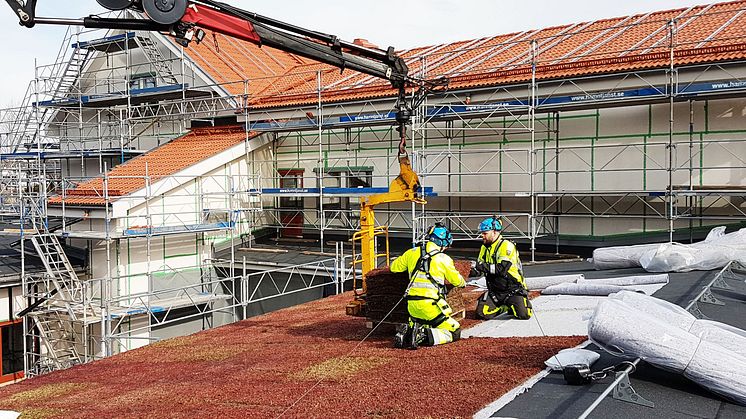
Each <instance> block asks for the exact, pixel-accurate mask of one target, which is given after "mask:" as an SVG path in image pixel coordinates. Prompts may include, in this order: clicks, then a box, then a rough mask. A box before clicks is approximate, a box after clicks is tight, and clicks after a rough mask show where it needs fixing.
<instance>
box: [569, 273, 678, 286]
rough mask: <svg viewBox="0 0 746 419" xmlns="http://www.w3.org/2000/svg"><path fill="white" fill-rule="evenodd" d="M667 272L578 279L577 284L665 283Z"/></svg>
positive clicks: (624, 284)
mask: <svg viewBox="0 0 746 419" xmlns="http://www.w3.org/2000/svg"><path fill="white" fill-rule="evenodd" d="M667 283H668V274H658V275H632V276H621V277H617V278H602V279H585V278H583V279H580V280H578V284H605V285H619V286H629V285H651V284H667Z"/></svg>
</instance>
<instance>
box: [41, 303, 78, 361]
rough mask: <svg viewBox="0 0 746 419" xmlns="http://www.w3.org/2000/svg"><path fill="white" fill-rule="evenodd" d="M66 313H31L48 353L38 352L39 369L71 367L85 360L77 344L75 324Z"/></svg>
mask: <svg viewBox="0 0 746 419" xmlns="http://www.w3.org/2000/svg"><path fill="white" fill-rule="evenodd" d="M66 315H67V313H60V312H57V311H54V310H47V311H44V312H36V313H30V314H29V316H30V317H31V318H32V319H33V322H34V325H35V326H36V330H37V331H38V334H39V338H41V341H42V343H43V345H44V348H45V349H46V354H41V353H40V354H38V355H39V356H40V359H39V364H38V367H40V368H38V369H40V370H41V371H42V372H47V371H52V370H59V369H65V368H70V367H72V366H73V365H77V364H80V363H82V361H83V360H82V358H81V356H80V353H79V352H78V349H77V346H76V342H78V339H77V335H76V332H75V329H74V324H73V323H72V322H70V321H69V319H67V318H65V316H66Z"/></svg>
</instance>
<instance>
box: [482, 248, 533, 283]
mask: <svg viewBox="0 0 746 419" xmlns="http://www.w3.org/2000/svg"><path fill="white" fill-rule="evenodd" d="M479 260H480V261H481V262H483V263H485V264H486V265H490V264H494V265H499V264H500V263H501V262H502V261H504V260H507V261H509V262H510V268H509V269H508V272H507V275H505V277H501V278H494V279H495V280H496V282H497V284H498V285H499V288H500V289H499V291H507V290H511V289H515V288H518V287H520V288H524V289H525V288H526V281H525V279H524V278H523V266H522V265H521V259H520V257H519V256H518V249H516V247H515V244H513V242H511V241H510V240H506V239H504V238H503V237H502V236H500V237H498V239H497V240H495V242H494V243H492V244H491V245H490V246H485V245H482V248H481V249H480V250H479ZM490 275H492V274H489V273H488V274H487V276H490ZM493 276H494V275H493ZM488 279H492V278H488Z"/></svg>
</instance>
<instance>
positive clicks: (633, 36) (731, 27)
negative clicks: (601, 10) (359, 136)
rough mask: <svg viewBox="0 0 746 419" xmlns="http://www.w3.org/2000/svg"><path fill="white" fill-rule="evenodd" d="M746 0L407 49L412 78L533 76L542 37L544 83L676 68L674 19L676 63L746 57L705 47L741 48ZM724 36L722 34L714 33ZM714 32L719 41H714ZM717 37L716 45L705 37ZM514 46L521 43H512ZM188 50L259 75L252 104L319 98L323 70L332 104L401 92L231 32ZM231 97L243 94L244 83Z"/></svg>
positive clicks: (238, 75) (227, 68)
mask: <svg viewBox="0 0 746 419" xmlns="http://www.w3.org/2000/svg"><path fill="white" fill-rule="evenodd" d="M745 9H746V1H743V0H742V1H733V2H728V3H718V4H714V5H712V4H711V5H706V6H696V7H690V8H681V9H675V10H664V11H659V12H654V13H648V14H645V15H642V14H639V15H633V16H626V17H620V18H611V19H601V20H598V21H594V22H581V23H576V24H571V25H562V26H555V27H550V28H545V29H542V30H539V31H530V32H525V33H512V34H506V35H500V36H495V37H490V38H481V39H475V40H466V41H459V42H454V43H451V44H447V45H440V46H429V47H421V48H414V49H411V50H408V51H404V52H402V53H401V54H402V56H403V57H404V58H405V59H406V60H407V61H408V64H409V66H410V74H419V73H420V71H421V66H422V65H423V64H424V65H427V69H428V74H429V77H432V78H436V77H440V76H442V75H448V76H449V78H450V80H451V87H452V88H454V87H459V88H467V87H470V86H491V85H499V84H505V83H515V82H520V81H527V80H529V78H530V64H531V63H530V61H531V60H530V57H531V55H530V40H532V39H533V40H537V42H538V46H539V51H540V56H539V67H538V69H537V71H538V74H537V76H538V78H539V79H550V78H560V77H569V76H574V75H580V74H602V73H608V72H611V71H629V70H636V69H646V68H656V67H663V66H667V65H668V64H669V62H667V61H666V60H665V59H663V57H661V54H663V53H668V51H669V49H668V48H669V39H668V36H669V30H668V23H669V22H670V21H671V20H672V19H676V21H677V27H678V28H679V29H678V32H677V34H676V42H677V48H676V51H677V52H676V55H675V57H676V60H677V62H678V63H679V64H688V63H694V62H716V61H722V60H730V59H741V58H746V55H745V54H744V51H743V50H742V49H741V48H736V49H734V50H730V51H728V52H724V51H718V50H709V52H700V53H697V54H694V55H692V54H691V51H690V50H697V49H698V48H702V47H715V46H728V47H733V46H736V45H738V44H743V43H745V42H746V39H744V38H746V25H745V24H744V23H746V13H744V10H745ZM713 35H714V36H713ZM709 36H713V39H709V40H708V37H709ZM705 40H707V42H704V43H703V44H701V45H700V43H702V41H705ZM511 42H512V43H511ZM187 53H188V54H190V55H192V57H193V58H194V59H195V60H196V61H197V62H198V63H199V64H200V65H202V66H203V68H205V70H206V71H207V72H208V73H209V74H210V75H211V76H212V77H213V78H214V79H215V80H216V81H218V82H228V81H231V80H244V79H246V78H248V79H250V83H249V93H250V95H252V97H253V102H252V106H254V107H257V108H263V107H279V106H297V105H303V104H312V103H315V102H316V101H317V100H318V96H317V91H316V73H317V72H321V75H322V86H324V94H323V100H324V101H328V102H339V101H348V100H358V99H368V98H376V97H386V96H392V95H394V94H395V93H396V92H395V91H394V90H393V89H391V88H390V86H389V84H388V83H387V82H386V81H385V80H377V79H374V78H372V77H370V76H367V75H364V74H357V73H354V72H352V71H350V70H345V71H344V72H342V74H340V71H339V70H338V69H335V68H333V67H331V66H329V65H324V64H318V63H313V62H312V61H311V60H308V59H305V58H302V57H298V56H296V55H294V54H290V53H286V52H282V51H278V50H275V49H272V48H269V47H261V48H259V47H258V46H256V45H253V44H250V43H249V42H246V41H240V40H236V39H229V38H227V37H225V36H223V35H211V36H208V37H207V39H206V41H205V42H202V43H201V44H200V45H198V46H195V47H191V48H189V49H188V50H187ZM228 91H229V92H231V93H233V94H242V93H243V87H242V86H241V85H240V84H236V85H234V86H232V87H230V88H228Z"/></svg>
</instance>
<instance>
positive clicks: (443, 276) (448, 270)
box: [390, 242, 466, 300]
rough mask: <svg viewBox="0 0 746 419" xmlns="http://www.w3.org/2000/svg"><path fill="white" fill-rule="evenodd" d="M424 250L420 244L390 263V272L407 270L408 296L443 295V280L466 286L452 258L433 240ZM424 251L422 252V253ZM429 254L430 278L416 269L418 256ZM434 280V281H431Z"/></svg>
mask: <svg viewBox="0 0 746 419" xmlns="http://www.w3.org/2000/svg"><path fill="white" fill-rule="evenodd" d="M424 250H425V252H426V253H425V252H423V249H422V247H421V246H418V247H414V248H412V249H409V250H407V251H406V252H404V254H403V255H401V256H399V257H398V258H396V260H394V262H393V263H392V264H391V268H390V269H391V272H405V271H406V272H408V273H409V278H410V279H411V281H412V282H411V283H410V287H409V291H408V293H407V295H409V296H410V297H424V298H432V299H434V300H437V299H439V298H440V297H444V296H445V281H448V282H449V283H450V284H451V285H453V286H454V287H463V286H466V281H465V280H464V278H463V277H461V274H459V273H458V271H457V270H456V266H454V264H453V259H451V257H450V256H448V255H446V254H445V253H442V252H441V251H440V247H438V246H437V245H436V244H435V243H433V242H427V244H426V247H425V249H424ZM423 253H424V254H423ZM428 254H429V255H430V257H429V259H430V262H429V265H430V270H429V273H430V278H432V281H431V280H430V278H428V275H427V273H426V272H423V271H422V270H420V269H418V264H419V262H420V258H422V257H423V256H425V257H426V258H427V256H426V255H428ZM433 282H435V283H433Z"/></svg>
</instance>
